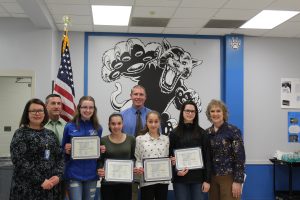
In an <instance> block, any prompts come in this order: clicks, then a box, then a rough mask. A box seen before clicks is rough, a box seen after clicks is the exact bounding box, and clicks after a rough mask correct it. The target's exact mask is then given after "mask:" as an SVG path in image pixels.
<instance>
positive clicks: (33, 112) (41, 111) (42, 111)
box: [28, 110, 45, 114]
mask: <svg viewBox="0 0 300 200" xmlns="http://www.w3.org/2000/svg"><path fill="white" fill-rule="evenodd" d="M28 112H29V113H30V114H43V113H44V112H45V111H44V110H28Z"/></svg>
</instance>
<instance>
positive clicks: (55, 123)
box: [45, 118, 67, 145]
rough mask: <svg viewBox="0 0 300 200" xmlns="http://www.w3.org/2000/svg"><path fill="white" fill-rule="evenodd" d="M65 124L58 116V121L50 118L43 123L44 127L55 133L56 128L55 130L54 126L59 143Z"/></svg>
mask: <svg viewBox="0 0 300 200" xmlns="http://www.w3.org/2000/svg"><path fill="white" fill-rule="evenodd" d="M66 124H67V123H66V122H65V121H64V120H63V119H61V118H59V119H58V121H53V120H51V119H50V120H49V121H48V122H47V124H46V125H45V128H47V129H50V130H52V131H53V132H54V133H55V134H56V130H55V126H56V129H57V133H58V140H59V144H60V145H61V142H62V138H63V135H64V128H65V125H66Z"/></svg>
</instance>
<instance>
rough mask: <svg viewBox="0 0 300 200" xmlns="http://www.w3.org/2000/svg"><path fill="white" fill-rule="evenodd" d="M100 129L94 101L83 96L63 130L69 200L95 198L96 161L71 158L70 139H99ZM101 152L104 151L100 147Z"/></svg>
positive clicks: (89, 97) (89, 199)
mask: <svg viewBox="0 0 300 200" xmlns="http://www.w3.org/2000/svg"><path fill="white" fill-rule="evenodd" d="M101 134H102V127H101V126H100V124H99V121H98V117H97V107H96V105H95V100H94V98H93V97H91V96H83V97H81V98H80V100H79V103H78V105H77V109H76V113H75V116H74V118H73V119H72V121H71V122H69V123H68V124H67V125H66V126H65V129H64V136H63V140H62V147H64V150H65V159H66V166H65V178H66V180H67V187H68V191H69V197H70V200H92V199H94V197H95V192H96V186H97V180H98V179H99V177H98V175H97V173H96V171H97V159H77V160H74V159H72V157H71V149H72V145H71V139H72V138H73V137H83V136H98V137H101ZM100 149H101V152H103V151H104V150H105V149H104V148H103V147H100Z"/></svg>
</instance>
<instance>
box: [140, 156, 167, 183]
mask: <svg viewBox="0 0 300 200" xmlns="http://www.w3.org/2000/svg"><path fill="white" fill-rule="evenodd" d="M144 179H145V181H146V182H148V181H170V180H171V179H172V168H171V161H170V158H155V159H145V160H144Z"/></svg>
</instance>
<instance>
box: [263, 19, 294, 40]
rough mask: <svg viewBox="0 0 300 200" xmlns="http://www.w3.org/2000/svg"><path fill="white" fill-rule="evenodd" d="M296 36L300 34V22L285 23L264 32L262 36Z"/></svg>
mask: <svg viewBox="0 0 300 200" xmlns="http://www.w3.org/2000/svg"><path fill="white" fill-rule="evenodd" d="M298 34H300V22H285V23H283V24H281V25H279V26H277V27H275V28H274V29H272V30H270V31H268V32H266V33H265V34H264V36H271V37H294V36H296V35H298Z"/></svg>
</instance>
